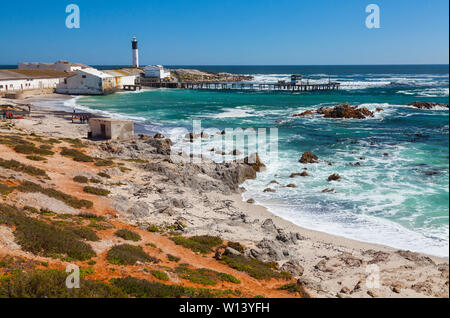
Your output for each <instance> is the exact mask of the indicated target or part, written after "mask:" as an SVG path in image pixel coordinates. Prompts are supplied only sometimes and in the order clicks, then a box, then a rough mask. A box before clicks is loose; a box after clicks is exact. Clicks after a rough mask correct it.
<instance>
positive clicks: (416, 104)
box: [408, 102, 449, 109]
mask: <svg viewBox="0 0 450 318" xmlns="http://www.w3.org/2000/svg"><path fill="white" fill-rule="evenodd" d="M408 106H414V107H416V108H419V109H433V108H434V107H436V106H441V107H446V108H449V105H448V104H440V103H428V102H414V103H411V104H408Z"/></svg>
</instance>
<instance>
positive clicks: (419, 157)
mask: <svg viewBox="0 0 450 318" xmlns="http://www.w3.org/2000/svg"><path fill="white" fill-rule="evenodd" d="M196 68H203V69H205V70H209V71H229V72H235V73H240V74H253V75H255V78H256V80H257V81H267V82H272V81H277V80H279V79H288V76H289V74H292V73H302V74H305V75H307V76H309V77H310V78H312V79H313V80H314V81H317V82H321V81H328V79H329V78H331V79H332V80H337V81H339V82H341V83H342V84H343V85H342V86H343V89H342V90H340V91H334V92H317V93H294V94H293V93H283V92H276V93H273V92H250V91H247V92H242V91H188V90H165V89H162V90H154V91H147V92H141V93H130V94H115V95H110V96H105V97H83V98H79V99H77V100H75V103H74V104H70V103H67V104H66V106H68V107H73V106H75V107H79V108H82V109H85V108H89V109H94V110H97V111H101V112H104V113H105V114H109V115H113V116H120V117H126V118H130V117H131V118H132V119H134V120H136V122H137V123H138V124H139V125H138V127H139V128H138V129H139V130H140V131H142V132H148V133H153V132H155V131H161V132H163V133H164V134H165V135H166V136H170V137H172V138H174V139H177V136H180V135H184V133H183V131H182V130H181V129H180V128H185V129H187V130H189V131H192V121H193V120H194V119H197V120H201V124H202V127H203V128H204V129H207V131H210V132H213V130H212V128H217V129H219V130H222V129H225V128H238V127H240V128H243V129H245V128H278V136H279V141H278V150H279V151H278V160H276V161H274V160H270V161H269V159H271V158H268V157H267V156H266V157H265V156H264V155H263V160H264V161H266V162H268V163H269V164H268V169H267V171H266V172H264V173H262V174H260V175H259V176H258V179H257V180H251V181H247V182H246V183H245V185H244V186H245V187H246V189H247V192H246V193H245V194H244V199H248V198H250V197H252V198H254V199H255V200H256V201H257V202H258V203H260V204H263V205H265V206H266V207H268V208H269V209H270V210H271V211H272V212H273V213H275V214H277V215H279V216H281V217H284V218H286V219H288V220H290V221H292V222H294V223H296V224H298V225H301V226H304V227H307V228H310V229H314V230H319V231H324V232H328V233H331V234H337V235H341V236H345V237H348V238H352V239H358V240H362V241H368V242H374V243H380V244H386V245H389V246H393V247H396V248H403V249H409V250H413V251H419V252H426V253H429V254H433V255H440V256H448V248H449V246H448V243H449V139H448V138H449V135H448V133H449V113H448V110H445V109H433V110H419V109H415V108H412V107H409V106H406V105H407V104H408V103H411V102H414V101H430V102H441V103H448V99H449V98H448V96H449V95H448V92H449V88H448V87H449V86H448V85H449V82H448V66H395V67H389V66H370V67H367V66H351V67H344V66H330V67H326V66H317V67H313V66H309V67H294V66H293V67H289V66H282V67H275V66H271V67H262V66H258V67H256V66H255V67H244V66H236V67H229V66H228V67H226V66H223V67H219V66H217V67H196ZM342 102H349V103H351V104H355V105H356V104H358V105H360V104H363V105H364V106H366V107H368V108H369V109H371V110H375V109H376V108H377V107H382V108H383V109H384V111H383V112H380V113H377V114H376V116H375V117H374V118H370V119H366V120H333V119H324V118H322V117H320V116H313V117H305V118H293V117H292V114H294V113H298V112H301V111H304V110H306V109H316V108H319V107H321V106H323V105H336V104H338V103H342ZM180 143H182V141H180ZM206 143H207V145H205V147H208V148H211V147H214V146H217V145H216V144H215V143H217V141H216V142H214V141H207V142H206ZM177 145H179V144H177ZM305 151H312V152H313V153H315V154H317V155H318V156H319V158H320V159H321V160H322V163H320V164H316V165H308V166H307V168H308V173H309V174H310V175H311V176H310V177H306V178H295V179H292V178H290V177H289V176H290V174H291V173H293V172H301V171H302V169H303V168H304V167H305V166H304V165H302V164H300V163H299V162H298V160H299V158H300V156H301V154H302V153H303V152H305ZM360 158H363V159H360ZM328 162H330V163H331V165H328ZM356 162H360V164H361V166H351V165H349V164H350V163H356ZM332 173H338V174H340V175H341V177H342V180H341V181H340V182H334V183H329V182H328V181H327V177H328V176H329V175H330V174H332ZM272 180H277V181H278V182H279V183H280V184H281V185H286V184H289V183H294V184H296V185H297V188H285V187H281V186H271V187H273V188H274V189H276V191H277V192H276V193H264V192H263V190H264V189H265V188H267V185H268V183H269V182H270V181H272ZM325 188H333V189H335V191H336V192H335V193H322V190H323V189H325Z"/></svg>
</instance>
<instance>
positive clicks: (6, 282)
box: [0, 270, 127, 298]
mask: <svg viewBox="0 0 450 318" xmlns="http://www.w3.org/2000/svg"><path fill="white" fill-rule="evenodd" d="M67 275H68V274H67V273H66V272H64V271H58V270H37V271H33V272H29V273H26V272H17V273H15V274H13V275H12V276H10V277H7V278H4V279H2V280H0V298H124V297H126V296H127V295H126V294H125V293H124V292H122V291H121V290H120V289H119V288H117V287H116V286H112V285H108V284H106V283H104V282H100V281H94V280H86V279H84V278H83V277H81V278H80V288H72V289H69V288H67V287H66V279H67Z"/></svg>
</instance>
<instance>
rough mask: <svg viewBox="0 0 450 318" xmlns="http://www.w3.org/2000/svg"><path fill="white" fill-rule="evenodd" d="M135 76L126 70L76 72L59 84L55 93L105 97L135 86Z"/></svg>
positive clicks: (91, 69)
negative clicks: (128, 86)
mask: <svg viewBox="0 0 450 318" xmlns="http://www.w3.org/2000/svg"><path fill="white" fill-rule="evenodd" d="M135 84H136V75H134V74H132V73H131V72H127V71H126V70H109V71H99V70H97V69H94V68H88V69H83V70H78V71H77V72H76V74H74V75H72V76H69V77H67V78H66V79H65V81H64V82H63V83H61V84H59V85H58V86H57V88H56V92H57V93H60V94H71V95H106V94H111V93H114V92H117V91H119V90H121V89H123V86H124V85H135Z"/></svg>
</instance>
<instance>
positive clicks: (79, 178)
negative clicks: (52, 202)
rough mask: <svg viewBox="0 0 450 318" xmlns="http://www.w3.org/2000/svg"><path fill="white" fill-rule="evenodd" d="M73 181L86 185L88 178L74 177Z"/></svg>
mask: <svg viewBox="0 0 450 318" xmlns="http://www.w3.org/2000/svg"><path fill="white" fill-rule="evenodd" d="M73 181H75V182H78V183H88V178H86V177H83V176H76V177H74V178H73Z"/></svg>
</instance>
